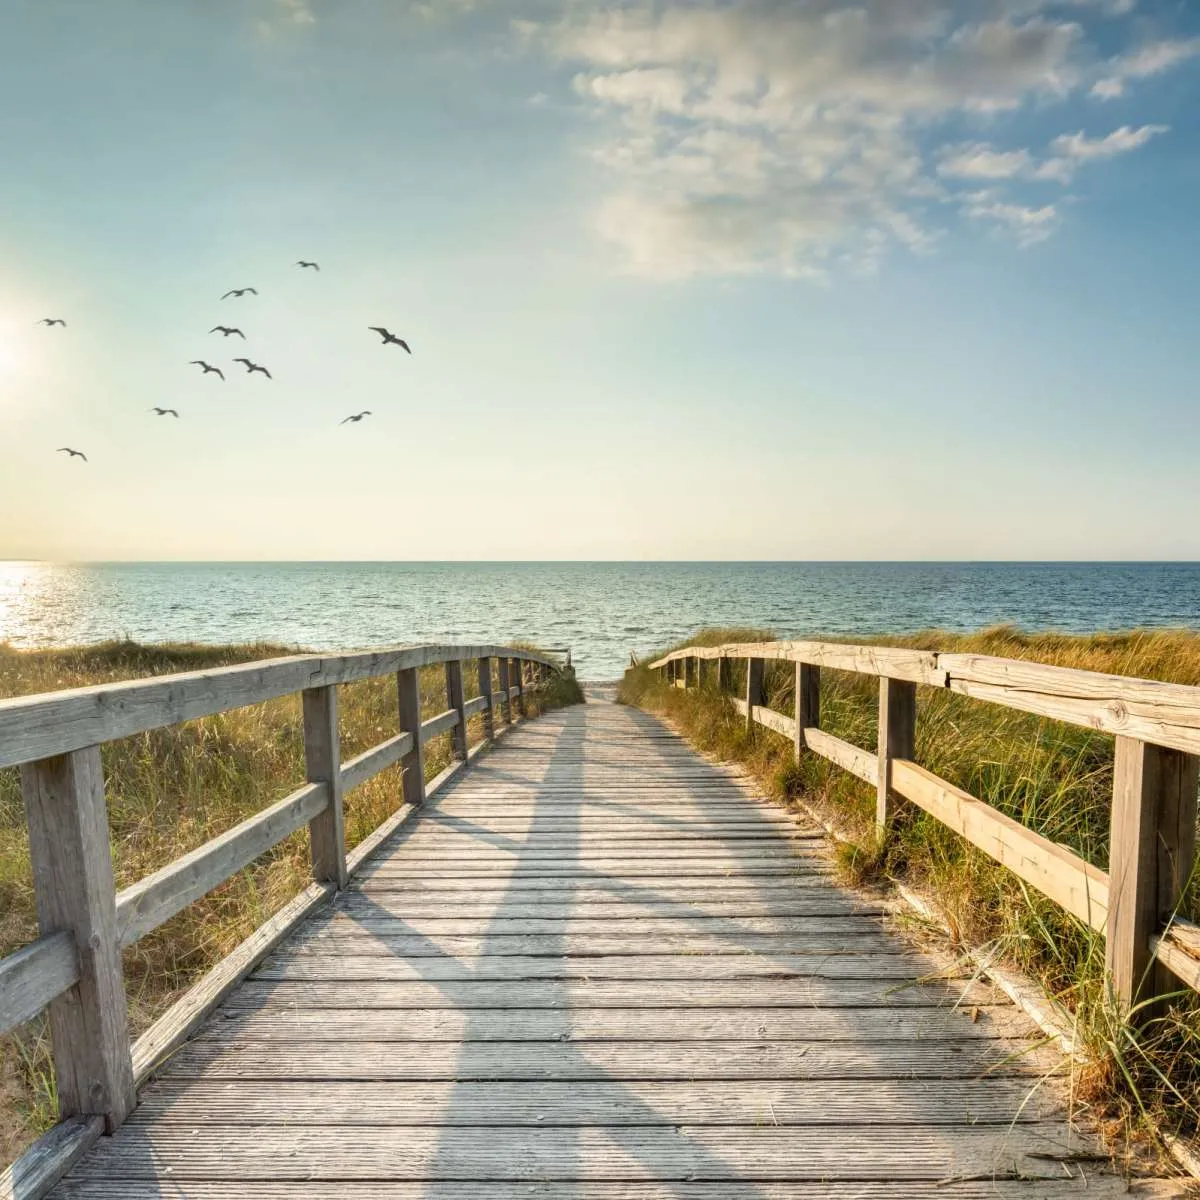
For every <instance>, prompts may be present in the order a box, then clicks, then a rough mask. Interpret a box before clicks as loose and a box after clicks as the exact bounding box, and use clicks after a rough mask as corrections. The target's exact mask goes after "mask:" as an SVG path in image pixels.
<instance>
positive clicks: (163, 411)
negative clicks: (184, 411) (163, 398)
mask: <svg viewBox="0 0 1200 1200" xmlns="http://www.w3.org/2000/svg"><path fill="white" fill-rule="evenodd" d="M149 411H150V412H152V413H154V414H155V415H156V416H160V417H165V416H166V415H167V413H170V414H171V416H173V417H177V416H179V414H178V413H177V412H176V411H175V410H174V409H173V408H158V407H157V406H156V407H154V408H152V409H150V410H149Z"/></svg>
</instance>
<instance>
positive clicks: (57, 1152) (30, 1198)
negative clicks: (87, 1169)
mask: <svg viewBox="0 0 1200 1200" xmlns="http://www.w3.org/2000/svg"><path fill="white" fill-rule="evenodd" d="M103 1132H104V1121H103V1119H102V1118H100V1117H69V1118H67V1120H65V1121H62V1122H60V1123H59V1124H58V1125H56V1126H55V1127H54V1128H53V1129H51V1130H49V1131H48V1132H47V1133H44V1134H42V1136H41V1137H40V1138H38V1139H37V1141H36V1142H34V1143H33V1145H32V1146H30V1147H29V1149H28V1150H26V1151H25V1152H24V1153H23V1154H21V1155H20V1156H19V1157H18V1158H17V1160H16V1161H15V1162H13V1163H10V1164H9V1166H7V1167H6V1168H5V1169H4V1170H3V1171H0V1200H41V1197H42V1196H44V1195H45V1194H46V1193H47V1192H48V1191H49V1190H50V1189H51V1188H52V1187H53V1186H54V1185H55V1184H56V1183H57V1182H58V1181H59V1180H60V1179H61V1178H62V1177H63V1176H64V1175H65V1174H66V1173H67V1172H68V1171H69V1170H70V1169H71V1167H72V1166H74V1165H75V1163H76V1162H78V1161H79V1159H80V1158H82V1157H83V1155H84V1154H85V1153H86V1152H87V1151H88V1149H89V1148H90V1147H91V1146H92V1145H93V1144H94V1143H95V1141H96V1139H97V1138H98V1137H100V1135H101V1134H102V1133H103Z"/></svg>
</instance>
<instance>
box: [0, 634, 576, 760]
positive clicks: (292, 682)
mask: <svg viewBox="0 0 1200 1200" xmlns="http://www.w3.org/2000/svg"><path fill="white" fill-rule="evenodd" d="M501 653H503V654H506V655H512V654H514V653H515V654H517V655H518V656H519V657H521V658H523V659H532V660H534V661H537V662H544V663H547V664H548V665H550V666H553V667H554V668H555V669H557V664H556V663H555V662H554V660H553V659H552V658H549V657H547V656H545V655H541V654H538V653H536V652H534V651H525V650H522V651H513V650H511V649H507V648H503V647H499V646H454V645H432V644H431V645H420V646H399V647H395V648H390V649H383V650H370V651H360V652H357V653H353V654H338V655H319V654H300V655H293V656H291V657H288V658H277V659H270V660H266V661H261V662H254V663H244V664H239V665H237V666H232V667H218V668H215V669H213V670H207V671H188V672H183V673H180V674H175V675H161V676H157V677H156V678H154V679H144V680H143V679H139V680H130V681H128V682H123V683H105V684H98V685H96V686H94V687H85V688H71V689H65V690H63V691H59V692H51V693H47V694H45V695H38V696H18V697H16V698H15V699H9V700H0V767H8V766H15V765H18V764H20V763H23V762H31V761H34V760H35V759H39V758H48V757H51V756H52V755H56V754H64V753H67V752H69V751H71V750H78V749H82V748H83V747H85V746H90V745H93V744H98V743H100V742H110V741H114V740H115V739H117V738H123V737H130V736H131V735H133V734H135V733H144V732H145V731H146V730H148V729H161V728H162V727H163V726H165V725H178V724H179V723H180V722H182V721H191V720H195V719H196V718H198V717H207V716H211V715H213V714H214V713H219V712H227V711H229V710H230V709H234V708H243V707H245V706H246V705H248V704H261V703H262V702H263V701H265V700H274V699H277V698H278V697H280V696H287V695H290V694H291V693H293V692H302V691H304V690H305V689H306V688H312V687H323V686H327V685H332V684H339V683H353V682H354V681H356V680H359V679H372V678H377V677H379V676H382V675H390V674H393V673H396V672H399V671H402V670H410V669H416V668H419V667H423V666H429V665H431V664H435V663H441V662H445V661H446V660H447V659H448V658H454V659H458V660H460V661H463V660H466V659H472V658H480V657H487V656H489V655H496V654H501Z"/></svg>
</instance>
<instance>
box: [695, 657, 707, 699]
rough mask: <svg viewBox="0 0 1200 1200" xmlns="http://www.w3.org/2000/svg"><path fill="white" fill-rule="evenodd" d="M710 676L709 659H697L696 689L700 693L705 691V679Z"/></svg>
mask: <svg viewBox="0 0 1200 1200" xmlns="http://www.w3.org/2000/svg"><path fill="white" fill-rule="evenodd" d="M707 674H708V659H707V658H697V659H696V688H697V690H698V691H703V690H704V677H705V676H706V675H707Z"/></svg>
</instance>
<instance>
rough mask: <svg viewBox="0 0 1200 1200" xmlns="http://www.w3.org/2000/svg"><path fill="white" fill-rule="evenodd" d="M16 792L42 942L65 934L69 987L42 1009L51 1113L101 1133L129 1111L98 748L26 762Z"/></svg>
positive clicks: (128, 1075) (128, 1066)
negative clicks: (98, 1123)
mask: <svg viewBox="0 0 1200 1200" xmlns="http://www.w3.org/2000/svg"><path fill="white" fill-rule="evenodd" d="M21 794H22V796H23V798H24V801H25V817H26V821H27V823H28V827H29V857H30V862H31V865H32V867H33V890H34V895H35V898H36V901H37V914H38V927H39V929H40V930H41V932H42V934H43V936H49V935H51V934H55V933H59V932H64V933H68V934H70V935H71V937H72V939H73V941H74V943H75V950H76V955H77V959H78V965H79V981H78V982H77V983H76V984H75V985H74V987H72V988H69V989H68V990H67V991H66V992H64V993H63V994H62V995H61V996H59V997H58V998H57V999H55V1000H54V1001H52V1002H51V1004H50V1006H49V1014H50V1031H51V1037H52V1039H53V1043H54V1073H55V1080H56V1082H57V1087H58V1102H59V1111H60V1113H61V1115H62V1116H64V1117H75V1116H100V1117H103V1118H104V1122H105V1126H106V1128H107V1129H108V1130H109V1131H112V1130H113V1129H115V1128H116V1127H117V1126H118V1125H120V1124H121V1122H122V1121H123V1120H124V1119H125V1118H126V1117H127V1116H128V1115H129V1112H130V1111H131V1109H132V1108H133V1106H134V1088H133V1067H132V1065H131V1063H130V1058H129V1032H128V1024H127V1017H126V1009H125V987H124V982H123V979H122V975H121V951H120V946H121V942H120V937H119V934H118V927H117V905H116V886H115V884H114V882H113V869H112V856H111V854H110V852H109V843H108V814H107V811H106V809H105V804H104V773H103V769H102V767H101V763H100V748H99V747H98V746H91V747H89V748H88V749H86V750H76V751H74V752H72V753H70V754H63V755H59V756H57V757H55V758H49V759H43V760H42V761H40V762H36V763H26V764H25V765H24V766H23V767H22V768H21Z"/></svg>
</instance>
